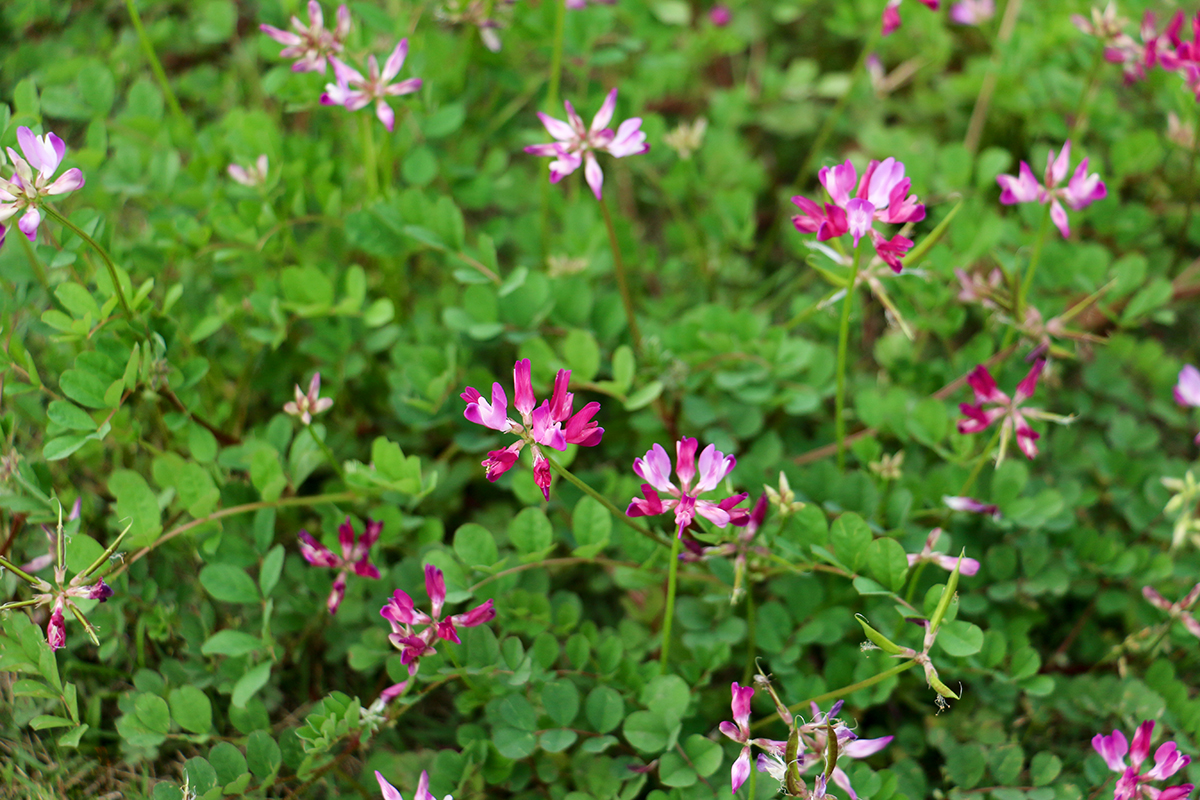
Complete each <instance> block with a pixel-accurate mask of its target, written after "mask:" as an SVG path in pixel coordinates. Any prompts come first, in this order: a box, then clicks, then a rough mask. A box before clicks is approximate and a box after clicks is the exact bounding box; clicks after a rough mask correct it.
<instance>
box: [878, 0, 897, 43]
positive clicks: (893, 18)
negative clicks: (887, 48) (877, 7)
mask: <svg viewBox="0 0 1200 800" xmlns="http://www.w3.org/2000/svg"><path fill="white" fill-rule="evenodd" d="M899 5H900V0H888V4H887V5H886V6H884V8H883V20H882V24H881V28H882V30H883V35H884V36H890V35H891V34H892V33H893V32H894V31H895V30H896V29H897V28H899V27H900V9H899V8H897V6H899Z"/></svg>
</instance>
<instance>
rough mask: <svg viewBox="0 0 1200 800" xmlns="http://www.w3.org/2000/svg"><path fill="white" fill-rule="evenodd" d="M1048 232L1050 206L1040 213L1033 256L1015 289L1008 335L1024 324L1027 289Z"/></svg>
mask: <svg viewBox="0 0 1200 800" xmlns="http://www.w3.org/2000/svg"><path fill="white" fill-rule="evenodd" d="M1049 230H1050V206H1049V204H1047V206H1046V209H1045V210H1044V211H1043V212H1042V221H1041V224H1039V225H1038V234H1037V239H1036V240H1035V241H1034V243H1033V255H1031V256H1030V257H1029V266H1028V267H1027V268H1026V269H1025V276H1024V278H1022V279H1021V282H1020V284H1019V286H1018V289H1017V295H1016V297H1017V299H1016V302H1015V303H1014V305H1013V324H1014V325H1015V326H1016V327H1015V328H1012V329H1010V331H1009V332H1010V334H1014V335H1015V330H1016V328H1019V327H1021V325H1023V324H1024V323H1025V299H1026V298H1027V297H1028V296H1029V288H1030V287H1031V286H1033V276H1034V274H1035V273H1037V268H1038V262H1039V261H1040V260H1041V258H1042V245H1044V244H1045V243H1046V234H1047V233H1048V232H1049Z"/></svg>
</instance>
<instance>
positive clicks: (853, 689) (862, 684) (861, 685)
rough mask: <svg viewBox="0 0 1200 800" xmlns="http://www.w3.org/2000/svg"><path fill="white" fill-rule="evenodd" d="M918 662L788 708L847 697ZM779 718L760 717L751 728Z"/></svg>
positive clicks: (797, 708) (799, 707) (806, 706)
mask: <svg viewBox="0 0 1200 800" xmlns="http://www.w3.org/2000/svg"><path fill="white" fill-rule="evenodd" d="M916 664H917V662H916V659H911V660H909V661H905V662H904V663H903V664H897V665H896V666H894V667H892V668H891V669H887V670H884V671H883V672H881V673H879V674H878V675H873V676H871V677H870V678H867V679H866V680H861V681H859V682H858V683H852V684H850V685H849V686H843V687H842V688H841V689H834V690H833V691H832V692H825V694H818V695H816V696H814V697H810V698H808V699H807V700H801V701H800V702H799V703H793V704H792V705H790V706H788V709H790V710H792V711H799V710H800V709H802V708H803V709H805V710H807V709H808V706H809V703H823V702H825V701H826V700H837V699H838V698H839V697H845V696H846V695H848V694H853V693H854V692H857V691H858V690H859V689H866V688H867V687H869V686H874V685H875V684H877V683H879V682H880V681H884V680H887V679H888V678H890V677H892V676H893V675H899V674H900V673H901V672H904V671H905V670H907V669H912V668H913V667H914V666H916ZM777 719H779V714H777V713H776V714H772V715H771V716H769V717H764V718H763V719H760V720H759V721H758V722H755V723H753V724H752V725H751V726H750V728H751V730H753V729H756V728H761V727H762V726H763V725H766V724H767V723H770V722H774V721H775V720H777Z"/></svg>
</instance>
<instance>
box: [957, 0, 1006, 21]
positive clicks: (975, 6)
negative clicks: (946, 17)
mask: <svg viewBox="0 0 1200 800" xmlns="http://www.w3.org/2000/svg"><path fill="white" fill-rule="evenodd" d="M995 15H996V4H995V2H994V0H959V2H957V3H955V4H954V5H952V6H950V19H952V20H954V21H955V22H957V23H958V24H959V25H982V24H983V23H985V22H987V21H988V20H989V19H991V18H992V17H994V16H995Z"/></svg>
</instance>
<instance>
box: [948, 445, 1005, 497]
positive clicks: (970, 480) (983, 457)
mask: <svg viewBox="0 0 1200 800" xmlns="http://www.w3.org/2000/svg"><path fill="white" fill-rule="evenodd" d="M1000 431H1001V429H1000V428H997V429H996V432H995V433H993V434H992V438H991V439H989V440H988V443H987V444H986V445H985V446H984V448H983V452H982V453H980V454H979V458H977V459H975V466H974V467H972V468H971V474H970V475H968V476H967V480H966V481H965V482H964V483H963V485H962V488H961V489H959V490H958V496H959V497H966V496H967V492H969V491H971V487H972V486H974V485H975V481H976V479H977V478H979V473H980V472H982V471H983V465H984V464H986V463H987V460H988V457H989V456H990V455H991V453H992V448H993V447H995V446H996V442H998V441H1000Z"/></svg>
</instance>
